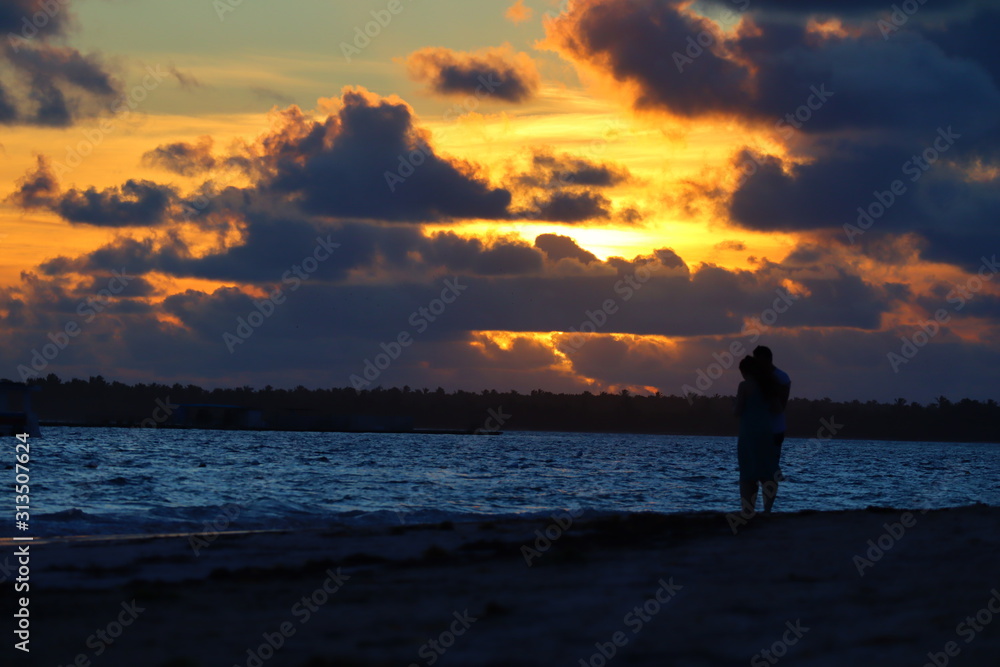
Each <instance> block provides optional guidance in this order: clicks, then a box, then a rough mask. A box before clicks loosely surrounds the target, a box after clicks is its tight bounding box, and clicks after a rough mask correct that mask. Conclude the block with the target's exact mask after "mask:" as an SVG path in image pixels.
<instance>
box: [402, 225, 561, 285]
mask: <svg viewBox="0 0 1000 667" xmlns="http://www.w3.org/2000/svg"><path fill="white" fill-rule="evenodd" d="M419 248H420V254H421V256H422V257H423V259H424V261H425V262H427V263H429V264H430V265H432V266H435V265H437V266H442V267H444V268H446V269H447V270H449V271H455V272H461V273H469V274H475V275H484V276H490V275H505V274H509V275H517V274H522V273H535V272H537V271H540V270H541V268H542V257H541V254H540V253H539V252H538V251H537V250H535V249H534V248H532V247H531V246H529V245H528V244H526V243H524V242H523V241H511V240H500V241H497V242H494V243H493V244H491V245H488V246H487V245H485V244H484V243H483V242H482V241H480V240H479V239H477V238H463V237H460V236H458V235H457V234H454V233H452V232H440V233H437V234H434V235H433V236H432V237H430V238H429V239H427V240H425V241H424V242H423V243H421V244H420V246H419Z"/></svg>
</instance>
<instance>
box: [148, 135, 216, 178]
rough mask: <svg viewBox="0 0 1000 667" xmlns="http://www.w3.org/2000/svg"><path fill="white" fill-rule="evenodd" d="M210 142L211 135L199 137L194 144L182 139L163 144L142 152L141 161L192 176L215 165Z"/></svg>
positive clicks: (209, 169)
mask: <svg viewBox="0 0 1000 667" xmlns="http://www.w3.org/2000/svg"><path fill="white" fill-rule="evenodd" d="M212 143H213V141H212V138H211V137H201V138H200V139H199V140H198V143H196V144H195V143H187V142H183V141H182V142H177V143H173V144H164V145H162V146H157V147H156V148H154V149H153V150H151V151H147V152H146V153H144V154H143V156H142V161H143V163H144V164H146V165H150V166H156V167H161V168H163V169H166V170H168V171H172V172H174V173H176V174H180V175H182V176H194V175H196V174H200V173H204V172H206V171H211V170H212V169H214V168H215V167H216V165H217V161H216V159H215V157H213V156H212Z"/></svg>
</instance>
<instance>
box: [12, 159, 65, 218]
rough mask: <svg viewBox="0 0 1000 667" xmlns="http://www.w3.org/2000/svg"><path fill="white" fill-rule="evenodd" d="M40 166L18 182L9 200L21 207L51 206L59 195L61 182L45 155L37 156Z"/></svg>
mask: <svg viewBox="0 0 1000 667" xmlns="http://www.w3.org/2000/svg"><path fill="white" fill-rule="evenodd" d="M37 161H38V166H37V167H35V170H34V171H31V172H28V173H27V174H25V175H24V177H22V178H21V179H20V180H18V182H17V190H15V191H14V192H13V193H12V194H11V195H10V197H9V198H8V201H10V202H12V203H14V204H15V205H17V206H20V207H21V208H42V207H47V206H49V205H50V204H51V203H52V202H53V201H55V199H56V198H57V197H58V195H59V183H58V181H57V180H56V177H55V175H54V174H53V173H52V167H51V165H50V164H49V162H48V160H47V159H46V158H45V156H44V155H39V156H38V157H37Z"/></svg>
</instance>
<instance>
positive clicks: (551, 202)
mask: <svg viewBox="0 0 1000 667" xmlns="http://www.w3.org/2000/svg"><path fill="white" fill-rule="evenodd" d="M525 215H526V217H530V218H532V219H535V220H550V221H552V222H570V223H573V222H584V221H586V220H600V219H607V218H608V217H609V216H610V215H611V202H610V201H609V200H608V198H607V197H605V196H604V195H601V194H597V193H594V192H553V193H551V194H550V195H548V196H547V197H544V198H537V199H535V205H534V209H532V210H530V211H526V212H525Z"/></svg>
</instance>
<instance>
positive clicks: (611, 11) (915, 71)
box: [549, 0, 1000, 137]
mask: <svg viewBox="0 0 1000 667" xmlns="http://www.w3.org/2000/svg"><path fill="white" fill-rule="evenodd" d="M682 4H683V3H681V2H659V1H656V0H589V1H584V2H579V3H577V4H575V5H574V6H573V8H572V9H571V10H570V12H569V13H567V14H564V15H562V16H561V17H559V18H558V19H557V20H556V21H554V22H552V23H551V24H550V25H549V43H550V44H552V45H553V47H554V48H557V49H558V50H560V51H561V52H563V53H564V54H566V55H567V56H569V57H571V58H572V59H574V60H576V61H578V62H581V63H585V64H587V65H589V66H591V67H596V68H599V69H602V70H604V71H606V72H607V73H608V74H610V75H611V76H612V77H614V78H615V79H617V80H619V81H627V82H631V83H633V84H636V85H637V86H638V89H639V93H638V96H637V98H636V100H635V104H636V106H637V107H639V108H647V109H660V110H663V111H668V112H670V113H674V114H677V115H681V116H687V117H698V116H707V115H717V114H726V115H729V116H734V117H741V118H745V119H749V120H754V121H764V122H769V123H770V124H771V125H775V124H777V123H779V122H780V121H782V119H784V118H786V115H787V114H789V113H792V114H794V113H795V112H796V111H797V110H798V109H799V107H802V106H803V105H807V104H812V105H813V107H814V108H812V109H810V108H808V107H806V108H805V109H804V111H803V112H802V114H803V116H805V115H806V114H807V113H808V116H809V118H808V120H807V121H804V122H802V123H799V122H798V121H797V120H795V119H794V118H793V122H791V123H789V122H787V121H786V122H785V123H784V124H783V125H781V126H779V127H782V128H784V129H786V130H788V131H790V128H789V125H792V126H793V127H794V126H796V125H800V127H798V128H797V129H798V130H800V131H801V132H805V133H810V134H813V133H822V132H830V131H844V130H858V131H885V130H891V131H893V132H896V133H901V132H905V131H907V130H908V131H909V136H911V137H912V136H913V132H919V131H923V130H925V129H926V128H927V126H928V125H930V126H931V127H934V126H936V125H937V124H940V123H951V124H955V125H961V126H962V127H964V128H966V130H967V131H968V132H970V133H977V134H978V133H981V132H983V131H986V130H989V129H992V128H993V127H994V125H995V123H994V122H993V121H992V120H991V119H988V118H985V117H984V113H983V111H982V109H984V108H990V107H994V108H995V107H996V106H997V105H998V104H1000V92H998V90H997V87H996V85H995V84H994V82H993V80H992V79H991V77H990V75H989V74H988V72H987V71H986V69H984V68H983V67H982V65H980V64H979V63H977V62H975V61H970V60H966V59H964V58H949V57H948V56H947V55H946V54H945V53H944V51H942V50H941V48H940V47H939V46H937V45H936V44H934V43H933V42H930V41H928V40H926V39H924V38H923V37H922V36H921V35H920V34H919V33H913V32H904V33H900V34H899V35H894V36H893V38H892V39H889V40H887V39H884V38H883V35H882V34H881V33H880V32H879V31H878V30H877V29H876V27H875V24H874V22H872V23H870V24H865V28H864V31H863V32H862V33H861V34H860V35H858V36H856V37H855V36H843V37H839V36H829V37H827V38H824V39H816V38H813V37H812V36H810V35H809V34H808V33H807V30H806V19H807V18H808V16H805V17H802V18H800V21H799V22H794V21H787V20H783V21H777V20H770V19H768V18H767V16H766V15H753V10H751V15H752V16H753V18H754V29H752V30H751V29H745V30H742V31H740V32H737V33H736V34H735V35H732V36H726V35H724V34H723V33H722V32H721V31H720V29H719V28H718V26H716V24H715V23H713V22H712V21H710V20H709V19H707V18H703V17H700V16H698V15H696V14H692V13H689V12H688V11H686V10H684V9H681V5H682ZM701 35H705V36H706V37H702V41H703V42H705V43H706V44H707V46H703V47H702V46H698V43H697V40H695V39H694V38H695V37H699V36H701ZM689 39H690V40H691V41H693V42H694V44H695V46H694V47H691V46H690V42H689V41H688V40H689ZM650 53H657V54H660V55H659V57H656V58H650V57H648V55H647V54H650ZM834 100H835V102H834Z"/></svg>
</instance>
